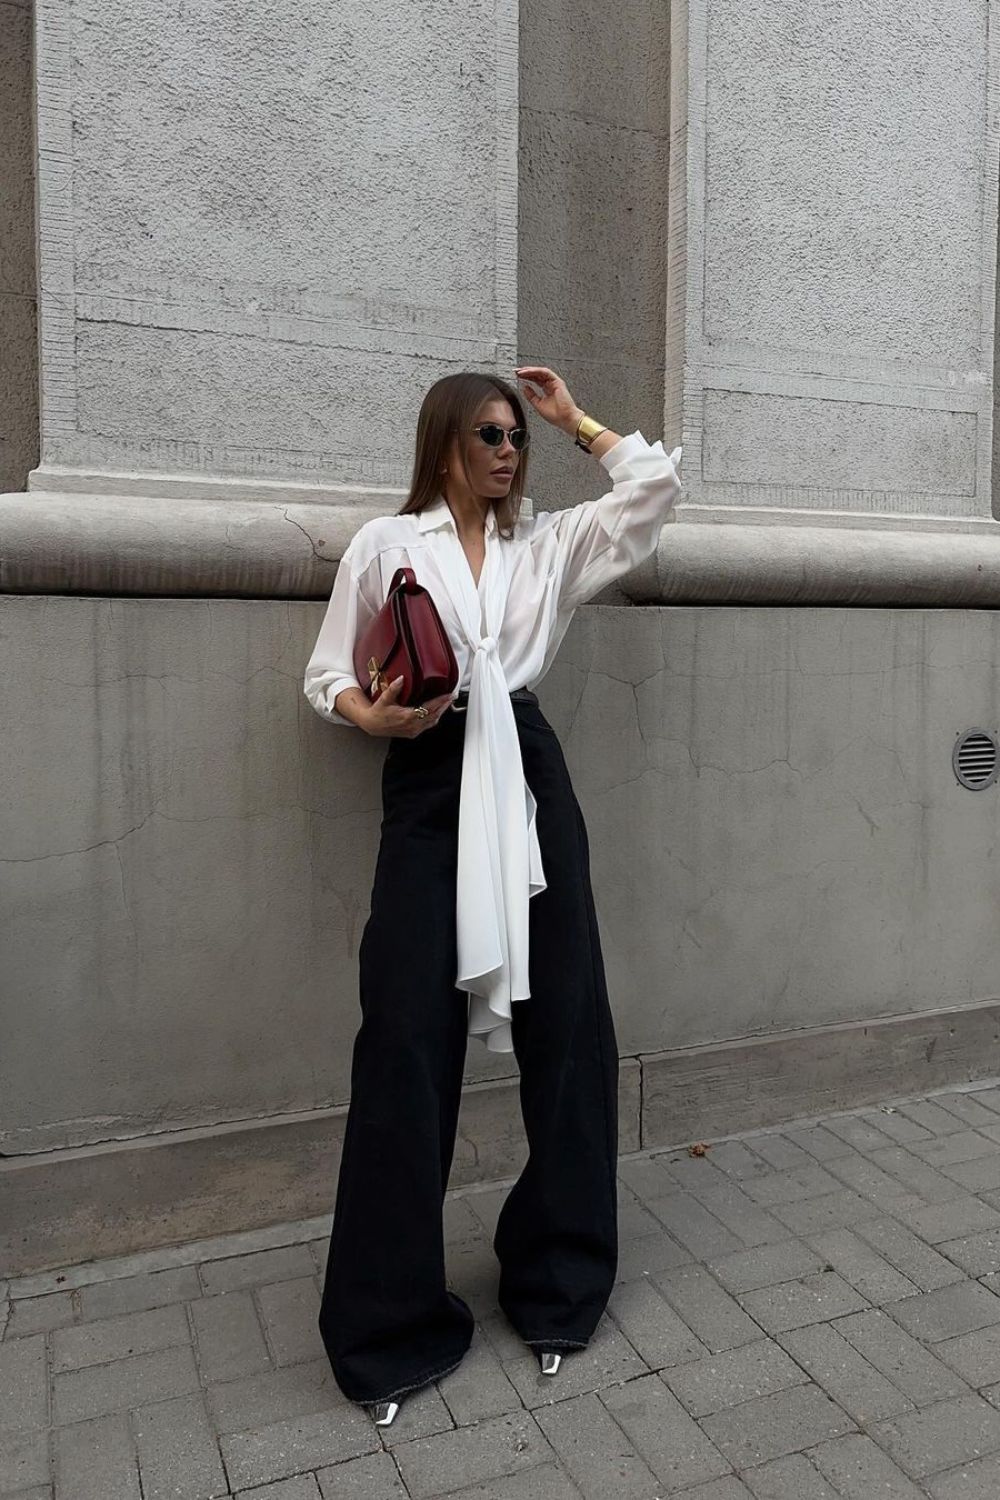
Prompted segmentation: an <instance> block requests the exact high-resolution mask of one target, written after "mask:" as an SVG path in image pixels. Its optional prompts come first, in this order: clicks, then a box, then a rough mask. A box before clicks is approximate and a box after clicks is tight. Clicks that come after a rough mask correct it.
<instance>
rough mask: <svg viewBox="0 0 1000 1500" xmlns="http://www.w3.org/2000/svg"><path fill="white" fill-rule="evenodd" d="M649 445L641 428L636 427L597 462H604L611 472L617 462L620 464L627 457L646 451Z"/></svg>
mask: <svg viewBox="0 0 1000 1500" xmlns="http://www.w3.org/2000/svg"><path fill="white" fill-rule="evenodd" d="M648 447H649V444H648V443H647V442H646V439H645V438H644V437H643V435H642V433H641V432H640V431H639V429H638V428H636V430H635V432H630V433H629V434H628V436H627V437H623V438H619V440H618V442H617V443H615V444H614V445H613V446H612V447H611V448H609V449H608V451H607V452H606V453H602V454H601V456H600V458H599V459H598V460H597V462H598V463H599V464H603V465H604V467H605V468H606V469H607V471H608V473H609V474H610V472H611V470H612V469H613V468H614V467H615V464H620V463H622V462H624V461H625V460H627V459H630V458H634V457H635V455H636V454H637V453H645V452H646V450H647V448H648Z"/></svg>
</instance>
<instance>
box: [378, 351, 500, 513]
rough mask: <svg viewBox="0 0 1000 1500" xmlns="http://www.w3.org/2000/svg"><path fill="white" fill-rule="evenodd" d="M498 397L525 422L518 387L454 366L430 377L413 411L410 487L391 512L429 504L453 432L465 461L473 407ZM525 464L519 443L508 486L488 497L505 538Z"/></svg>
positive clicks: (412, 510)
mask: <svg viewBox="0 0 1000 1500" xmlns="http://www.w3.org/2000/svg"><path fill="white" fill-rule="evenodd" d="M498 397H502V398H503V400H505V401H509V402H510V404H511V406H512V407H513V409H514V417H515V420H516V423H517V425H518V426H519V427H527V425H528V418H527V413H526V411H525V408H524V402H523V401H522V399H521V395H520V392H519V391H518V390H517V389H516V387H514V386H512V385H510V384H509V382H508V381H506V380H501V379H500V377H499V376H497V375H485V374H481V373H480V372H479V371H477V370H460V371H459V372H458V373H457V374H455V375H445V376H443V377H442V379H441V380H436V381H435V382H434V384H433V385H432V386H431V388H430V390H429V391H428V392H427V394H426V395H425V396H424V399H423V402H422V404H421V407H420V414H419V416H418V417H417V437H416V450H415V453H414V458H413V478H412V479H411V481H410V493H409V495H408V496H407V497H406V501H405V503H404V504H403V505H402V506H401V508H400V509H399V510H398V511H397V515H400V516H406V515H413V514H415V513H416V512H418V511H421V510H423V509H424V508H425V506H428V505H431V504H433V502H434V501H435V500H436V499H437V497H438V495H439V494H440V493H441V468H442V464H443V463H444V459H445V455H446V452H447V449H448V445H449V443H450V442H451V439H452V437H453V436H454V435H455V434H456V433H457V434H458V435H459V442H460V444H461V453H462V457H463V460H465V461H466V462H467V461H468V454H469V449H470V447H471V444H472V439H473V433H472V425H473V423H474V422H475V420H476V416H477V414H478V412H479V409H480V407H481V406H482V405H483V404H484V402H486V401H495V400H496V399H497V398H498ZM527 465H528V450H527V448H523V449H522V450H521V452H520V454H519V456H518V463H517V468H516V469H515V470H514V478H513V479H512V480H511V485H510V489H509V490H508V491H507V494H506V495H504V496H503V497H502V498H501V499H499V500H495V501H494V502H493V509H494V511H495V513H496V520H497V528H498V530H499V532H500V534H501V536H504V537H507V538H510V537H511V536H512V535H513V533H514V523H515V521H516V520H517V517H518V515H519V513H520V510H521V500H522V497H523V495H524V480H525V473H526V470H527Z"/></svg>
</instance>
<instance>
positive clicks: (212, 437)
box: [36, 0, 517, 487]
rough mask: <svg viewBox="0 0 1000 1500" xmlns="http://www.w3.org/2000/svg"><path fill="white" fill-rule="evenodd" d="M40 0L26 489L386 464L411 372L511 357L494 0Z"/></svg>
mask: <svg viewBox="0 0 1000 1500" xmlns="http://www.w3.org/2000/svg"><path fill="white" fill-rule="evenodd" d="M36 9H37V27H38V38H39V55H40V59H41V63H42V67H41V68H40V72H39V84H40V89H39V105H38V109H39V113H38V128H39V135H40V139H41V141H42V142H43V145H44V147H45V157H44V160H43V163H42V171H41V175H40V195H41V223H42V237H41V244H40V250H41V257H42V282H43V297H42V357H43V362H44V365H45V367H46V369H47V370H51V371H52V372H53V373H54V374H57V378H56V379H55V380H53V381H52V382H50V383H49V385H48V387H47V389H46V390H45V400H44V403H43V409H42V458H43V474H42V475H40V476H38V483H39V487H44V486H45V485H50V484H52V483H53V478H52V475H51V473H50V472H49V471H50V470H51V466H53V465H69V466H74V467H78V468H81V469H83V470H84V471H85V472H99V471H101V470H102V469H104V470H128V471H139V472H142V473H149V474H174V475H181V474H184V473H206V472H207V473H215V474H239V475H240V476H243V477H244V478H245V479H246V481H247V482H248V484H249V483H250V482H252V480H253V478H254V476H260V477H266V476H272V477H275V476H277V477H280V478H283V479H287V478H298V479H300V480H304V481H311V482H315V483H319V484H323V483H332V482H337V481H343V482H349V483H352V484H361V485H364V484H371V483H381V484H388V485H399V484H403V483H405V482H406V481H407V480H408V478H409V467H410V463H411V461H412V426H413V420H414V418H415V414H416V408H417V405H418V404H419V399H420V396H421V395H422V394H423V390H424V389H425V387H426V386H427V385H428V384H430V382H431V381H432V380H433V379H434V378H436V377H437V376H438V375H441V374H444V373H446V372H447V371H449V370H452V369H458V368H462V367H464V366H466V365H469V364H472V365H480V364H484V363H485V364H487V365H489V364H493V363H500V364H501V365H510V364H511V363H512V361H513V358H514V337H515V334H514V330H515V324H516V253H517V252H516V240H515V235H516V222H517V218H516V215H517V196H516V195H517V180H516V172H517V113H516V112H517V45H516V43H517V35H516V30H517V12H516V8H515V6H514V4H513V3H512V0H502V3H501V4H499V5H497V6H494V5H493V4H492V3H490V4H487V3H484V0H470V3H469V4H466V5H463V6H461V7H455V6H447V5H442V6H433V5H425V6H420V7H418V8H416V9H414V8H413V7H400V6H398V5H395V4H392V3H390V0H378V3H376V4H374V5H369V6H347V7H332V6H330V5H327V4H316V5H312V6H306V7H305V8H303V7H302V6H301V5H298V4H295V3H292V0H280V3H278V4H273V5H268V6H267V7H265V8H264V9H260V8H254V7H240V6H233V5H223V4H221V3H211V4H208V5H205V6H201V7H195V8H191V7H179V8H178V7H173V8H166V9H165V8H164V7H163V6H162V5H160V4H157V3H156V0H131V3H128V4H125V3H108V0H73V3H72V5H68V4H66V3H65V0H37V5H36ZM71 80H72V87H70V82H71Z"/></svg>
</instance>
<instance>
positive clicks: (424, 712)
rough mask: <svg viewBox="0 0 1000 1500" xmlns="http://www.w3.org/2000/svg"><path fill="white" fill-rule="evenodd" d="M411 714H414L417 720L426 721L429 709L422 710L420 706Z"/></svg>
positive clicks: (422, 707)
mask: <svg viewBox="0 0 1000 1500" xmlns="http://www.w3.org/2000/svg"><path fill="white" fill-rule="evenodd" d="M413 712H414V713H415V714H416V716H417V718H418V719H426V717H427V715H428V714H429V713H430V709H429V708H424V706H423V704H421V705H420V707H419V708H415V709H414V710H413Z"/></svg>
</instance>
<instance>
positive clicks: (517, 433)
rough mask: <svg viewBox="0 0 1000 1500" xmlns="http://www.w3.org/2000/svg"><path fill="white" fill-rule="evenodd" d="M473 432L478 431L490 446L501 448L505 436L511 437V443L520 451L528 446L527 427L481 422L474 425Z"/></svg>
mask: <svg viewBox="0 0 1000 1500" xmlns="http://www.w3.org/2000/svg"><path fill="white" fill-rule="evenodd" d="M472 430H473V432H478V433H479V436H480V437H481V438H482V440H483V442H484V443H485V444H486V445H487V447H489V448H499V446H500V444H501V443H502V442H503V440H504V437H505V436H506V437H509V438H510V445H511V447H512V448H514V449H516V451H517V452H518V453H520V452H521V450H522V449H523V448H527V446H528V429H527V427H511V428H510V430H509V431H508V430H507V428H506V427H501V426H500V423H499V422H481V423H480V424H479V426H478V427H473V429H472Z"/></svg>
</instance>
